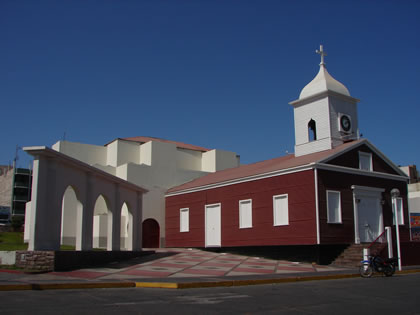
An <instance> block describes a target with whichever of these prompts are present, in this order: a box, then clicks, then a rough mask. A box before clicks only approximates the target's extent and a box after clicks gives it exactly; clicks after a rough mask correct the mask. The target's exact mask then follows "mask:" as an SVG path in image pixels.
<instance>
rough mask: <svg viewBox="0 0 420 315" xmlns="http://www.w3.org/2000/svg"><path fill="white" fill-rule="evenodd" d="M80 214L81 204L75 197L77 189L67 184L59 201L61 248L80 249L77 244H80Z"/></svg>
mask: <svg viewBox="0 0 420 315" xmlns="http://www.w3.org/2000/svg"><path fill="white" fill-rule="evenodd" d="M82 215H83V204H82V203H81V202H80V200H79V198H78V197H77V190H76V189H75V188H74V187H73V186H71V185H69V186H68V187H67V188H66V190H65V191H64V194H63V198H62V203H61V237H60V245H61V248H64V249H73V248H75V249H77V250H81V248H80V246H78V244H81V239H80V238H81V233H80V229H81V221H82Z"/></svg>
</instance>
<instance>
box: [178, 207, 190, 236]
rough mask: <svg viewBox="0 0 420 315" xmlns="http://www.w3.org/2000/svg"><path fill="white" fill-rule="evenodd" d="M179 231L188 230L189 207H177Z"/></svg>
mask: <svg viewBox="0 0 420 315" xmlns="http://www.w3.org/2000/svg"><path fill="white" fill-rule="evenodd" d="M183 214H184V215H183ZM179 231H180V232H182V233H184V232H189V231H190V209H189V208H181V209H179Z"/></svg>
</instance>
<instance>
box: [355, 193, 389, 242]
mask: <svg viewBox="0 0 420 315" xmlns="http://www.w3.org/2000/svg"><path fill="white" fill-rule="evenodd" d="M357 210H358V211H357V212H358V227H359V237H360V242H361V243H368V242H373V241H374V240H375V239H376V238H377V237H378V236H379V235H380V234H381V233H382V230H383V227H382V207H381V204H380V199H379V198H377V197H371V196H360V198H359V202H358V204H357Z"/></svg>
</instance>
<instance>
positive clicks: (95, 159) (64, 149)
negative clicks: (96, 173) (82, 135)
mask: <svg viewBox="0 0 420 315" xmlns="http://www.w3.org/2000/svg"><path fill="white" fill-rule="evenodd" d="M52 149H53V150H56V151H58V152H61V153H63V154H65V155H68V156H71V157H72V158H75V159H77V160H79V161H82V162H85V163H87V164H90V165H92V164H102V165H106V164H107V163H106V151H107V149H106V147H104V146H99V145H93V144H85V143H78V142H69V141H58V142H57V143H55V144H54V145H53V146H52Z"/></svg>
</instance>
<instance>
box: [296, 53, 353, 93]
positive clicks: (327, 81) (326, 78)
mask: <svg viewBox="0 0 420 315" xmlns="http://www.w3.org/2000/svg"><path fill="white" fill-rule="evenodd" d="M316 52H317V53H318V54H320V55H321V63H320V64H319V66H320V67H319V72H318V74H317V75H316V76H315V78H314V79H313V80H312V81H311V82H309V83H308V84H307V85H306V86H305V87H304V88H303V89H302V91H301V92H300V95H299V99H303V98H306V97H309V96H312V95H315V94H318V93H321V92H325V91H333V92H336V93H340V94H343V95H346V96H350V92H349V90H348V89H347V88H346V87H345V86H344V84H343V83H341V82H339V81H337V80H336V79H334V78H333V77H332V76H331V75H330V74H329V73H328V71H327V68H326V66H325V62H324V56H326V55H327V54H326V53H325V52H324V50H323V47H322V45H321V46H320V50H317V51H316Z"/></svg>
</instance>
